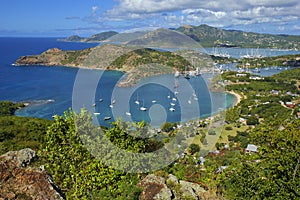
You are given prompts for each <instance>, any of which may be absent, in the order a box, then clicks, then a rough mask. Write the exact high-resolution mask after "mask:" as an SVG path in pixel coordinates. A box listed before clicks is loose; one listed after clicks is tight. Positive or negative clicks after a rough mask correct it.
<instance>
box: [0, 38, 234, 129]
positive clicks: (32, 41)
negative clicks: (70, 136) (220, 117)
mask: <svg viewBox="0 0 300 200" xmlns="http://www.w3.org/2000/svg"><path fill="white" fill-rule="evenodd" d="M97 45H98V44H97V43H72V42H58V41H57V38H0V100H10V101H25V102H26V101H28V102H31V106H29V107H27V108H25V109H21V110H19V111H17V113H16V114H17V115H20V116H31V117H39V118H47V119H52V116H53V115H55V114H58V115H62V114H63V112H64V111H66V110H68V109H69V108H71V107H72V103H74V91H73V90H74V84H75V81H76V80H77V79H78V74H79V72H80V73H81V74H82V73H83V74H85V75H87V77H88V75H91V76H99V75H101V79H100V81H99V83H93V84H96V90H95V91H96V92H95V93H94V94H92V95H93V97H92V98H91V99H88V101H86V102H84V103H82V105H81V107H85V108H86V109H88V110H89V111H91V112H92V113H95V114H97V115H95V116H94V117H95V118H96V119H98V120H97V122H98V123H100V124H101V125H105V126H108V125H109V123H110V122H111V121H113V120H115V119H116V118H118V117H122V118H123V119H125V120H128V121H141V120H145V121H147V122H149V123H151V124H152V125H153V126H159V124H160V123H162V122H164V121H170V122H180V121H188V120H190V119H195V118H199V117H207V116H210V115H212V114H214V113H216V112H219V111H220V110H223V109H226V108H228V107H230V106H232V105H233V103H234V101H235V99H234V97H233V96H232V95H225V93H224V92H223V93H211V92H209V88H208V84H207V81H208V80H209V79H210V78H211V74H203V75H202V76H200V77H196V78H191V79H189V80H186V79H184V78H183V77H180V78H179V79H178V80H177V81H178V82H179V87H178V92H179V94H178V95H175V94H174V92H175V89H174V87H173V86H174V75H172V74H170V75H161V76H156V77H150V78H147V79H145V80H143V81H141V83H140V84H139V85H137V86H135V87H130V88H118V87H116V85H117V82H118V81H119V80H120V79H122V76H123V75H124V74H123V73H121V72H116V71H105V72H103V71H100V70H89V69H78V68H68V67H62V66H56V67H46V66H12V65H11V64H12V63H14V62H15V60H16V59H18V58H19V57H20V56H23V55H32V54H40V53H42V52H43V51H46V50H47V49H49V48H54V47H56V48H60V49H62V50H79V49H84V48H88V47H94V46H97ZM164 83H166V84H165V85H164ZM167 83H168V84H169V85H168V84H167ZM170 84H171V85H170ZM80 87H81V88H80ZM80 87H79V90H80V91H79V92H80V93H93V92H94V91H92V90H90V88H89V87H86V86H84V85H82V86H80ZM194 95H196V96H197V97H196V98H198V99H197V100H195V99H196V98H194V97H195V96H194ZM168 96H170V97H169V98H168ZM76 98H78V99H80V97H76ZM100 99H101V101H100ZM172 99H176V102H175V100H174V101H173V100H172ZM113 100H115V101H116V102H115V104H114V105H112V108H111V107H109V106H110V104H111V103H112V101H113ZM136 100H139V103H140V104H139V105H137V104H135V101H136ZM78 101H79V100H78ZM190 102H191V103H190ZM94 103H96V105H95V106H93V104H94ZM171 103H173V104H174V105H171ZM191 105H193V106H191ZM142 106H144V107H146V108H147V110H146V111H141V109H140V107H142ZM171 107H173V108H174V111H173V112H172V111H170V108H171ZM105 117H111V119H110V120H104V118H105Z"/></svg>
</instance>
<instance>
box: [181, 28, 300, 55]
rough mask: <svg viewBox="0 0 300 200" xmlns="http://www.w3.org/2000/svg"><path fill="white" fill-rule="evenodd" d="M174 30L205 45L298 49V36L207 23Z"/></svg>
mask: <svg viewBox="0 0 300 200" xmlns="http://www.w3.org/2000/svg"><path fill="white" fill-rule="evenodd" d="M175 30H176V31H179V32H182V33H184V34H186V35H188V36H190V37H191V38H193V39H194V40H196V41H198V42H200V44H201V45H202V46H205V47H213V46H221V47H234V46H239V47H243V48H278V49H295V48H296V49H299V45H300V37H299V36H290V35H270V34H258V33H252V32H243V31H238V30H224V29H218V28H214V27H211V26H208V25H200V26H190V25H187V26H182V27H179V28H177V29H175Z"/></svg>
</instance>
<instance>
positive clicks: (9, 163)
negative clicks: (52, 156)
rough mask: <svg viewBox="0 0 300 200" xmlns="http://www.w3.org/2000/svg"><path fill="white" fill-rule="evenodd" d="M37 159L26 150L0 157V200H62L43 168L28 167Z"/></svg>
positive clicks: (57, 189) (33, 153) (59, 192)
mask: <svg viewBox="0 0 300 200" xmlns="http://www.w3.org/2000/svg"><path fill="white" fill-rule="evenodd" d="M36 159H37V156H36V153H35V151H33V150H31V149H29V148H27V149H22V150H20V151H10V152H8V153H6V154H4V155H2V156H0V200H2V199H34V200H39V199H40V200H44V199H49V200H56V199H64V196H63V194H62V193H61V191H60V189H59V187H58V186H56V185H55V184H54V182H53V181H52V178H51V176H50V175H49V174H48V173H47V172H46V171H45V170H44V169H43V168H33V167H29V166H28V165H29V164H30V163H31V162H33V161H35V160H36Z"/></svg>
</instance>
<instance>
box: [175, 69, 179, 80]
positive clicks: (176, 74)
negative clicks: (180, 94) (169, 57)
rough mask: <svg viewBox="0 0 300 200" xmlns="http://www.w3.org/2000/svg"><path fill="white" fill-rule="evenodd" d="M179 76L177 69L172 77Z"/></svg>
mask: <svg viewBox="0 0 300 200" xmlns="http://www.w3.org/2000/svg"><path fill="white" fill-rule="evenodd" d="M179 76H180V73H179V71H177V70H176V72H175V74H174V77H175V78H178V77H179Z"/></svg>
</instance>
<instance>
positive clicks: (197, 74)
mask: <svg viewBox="0 0 300 200" xmlns="http://www.w3.org/2000/svg"><path fill="white" fill-rule="evenodd" d="M200 75H201V72H200V68H199V67H197V68H196V76H200Z"/></svg>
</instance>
